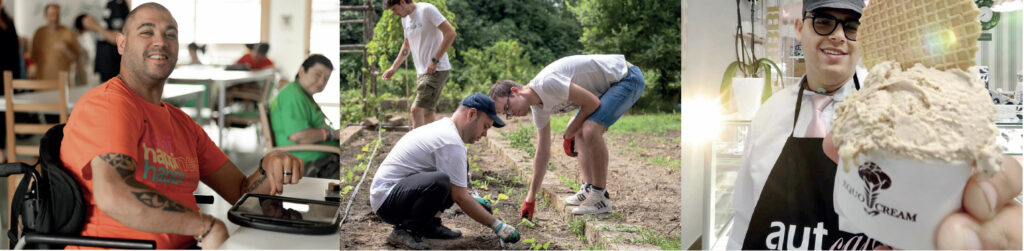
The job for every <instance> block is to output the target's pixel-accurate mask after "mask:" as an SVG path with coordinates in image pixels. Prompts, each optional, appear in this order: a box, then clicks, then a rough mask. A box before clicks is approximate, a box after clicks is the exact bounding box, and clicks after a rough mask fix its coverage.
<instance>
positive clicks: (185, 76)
mask: <svg viewBox="0 0 1024 251" xmlns="http://www.w3.org/2000/svg"><path fill="white" fill-rule="evenodd" d="M273 78H274V69H273V68H268V69H263V70H259V71H229V70H225V69H224V67H219V66H212V65H182V66H178V67H177V68H175V69H174V71H173V72H171V76H170V77H169V78H168V80H167V81H170V82H175V83H209V84H213V85H216V86H217V89H218V92H217V111H219V112H220V116H217V128H218V130H223V129H224V115H223V114H224V113H225V110H224V105H225V104H226V101H225V100H224V99H225V97H224V95H225V92H226V91H227V88H228V87H229V86H231V85H235V84H240V83H249V82H257V81H273ZM223 139H224V133H223V132H221V133H218V134H217V145H220V144H221V141H223Z"/></svg>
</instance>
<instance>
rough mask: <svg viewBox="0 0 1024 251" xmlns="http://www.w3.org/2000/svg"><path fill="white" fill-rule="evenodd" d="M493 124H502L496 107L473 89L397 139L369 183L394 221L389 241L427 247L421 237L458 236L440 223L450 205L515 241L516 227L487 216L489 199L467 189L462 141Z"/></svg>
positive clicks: (377, 204)
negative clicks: (449, 110) (449, 109)
mask: <svg viewBox="0 0 1024 251" xmlns="http://www.w3.org/2000/svg"><path fill="white" fill-rule="evenodd" d="M492 125H493V126H494V127H499V128H500V127H503V126H505V123H504V122H502V121H501V119H500V118H498V115H497V113H496V112H495V111H494V101H493V100H491V99H490V98H488V97H487V96H486V95H483V94H472V95H469V96H467V97H466V98H465V99H463V100H462V102H460V103H459V107H458V108H457V109H456V110H455V113H454V114H452V116H451V118H444V119H441V120H438V121H434V122H433V123H430V124H427V125H424V126H422V127H417V128H416V129H414V130H412V131H410V132H409V133H407V134H405V136H403V137H402V139H400V140H398V143H396V144H395V146H394V148H393V149H392V150H391V152H389V153H388V156H387V158H385V159H384V162H383V163H381V164H380V169H378V170H377V173H376V174H374V176H373V184H372V185H371V186H370V205H371V206H372V207H373V210H374V212H376V213H377V215H378V216H380V218H381V219H383V220H384V222H387V223H389V224H392V225H395V229H394V230H393V231H392V232H391V235H390V236H388V239H387V242H388V243H389V244H391V245H395V246H397V247H399V248H409V249H430V246H429V245H427V244H426V243H424V242H423V240H422V238H433V239H457V238H459V237H462V233H461V232H459V231H458V230H451V229H449V228H448V227H445V226H444V225H441V218H440V215H441V212H443V211H444V210H445V209H448V208H449V207H451V206H452V204H459V208H461V209H462V211H464V212H466V214H467V215H469V217H471V218H473V219H474V220H476V221H477V222H479V223H480V224H483V225H486V226H489V227H490V228H491V229H493V230H494V233H496V234H497V235H498V237H499V238H501V240H502V241H505V242H510V243H514V242H517V241H519V231H518V230H516V229H515V228H514V227H512V226H511V225H508V224H505V223H504V222H502V221H501V220H500V219H498V218H497V217H494V216H493V215H491V213H490V212H489V211H488V209H486V208H485V206H489V204H490V203H489V202H487V201H486V200H483V199H478V198H474V197H473V196H471V195H470V194H469V190H468V189H467V183H468V171H469V167H468V166H467V161H466V144H472V143H473V142H476V141H477V140H478V139H480V138H481V137H484V136H487V130H488V129H490V128H491V126H492Z"/></svg>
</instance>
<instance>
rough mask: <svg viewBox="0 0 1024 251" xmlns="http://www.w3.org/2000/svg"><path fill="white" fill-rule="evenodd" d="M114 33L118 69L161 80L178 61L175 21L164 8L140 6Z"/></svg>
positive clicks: (139, 76) (146, 79)
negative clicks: (120, 57)
mask: <svg viewBox="0 0 1024 251" xmlns="http://www.w3.org/2000/svg"><path fill="white" fill-rule="evenodd" d="M139 8H143V9H138V10H136V11H137V13H135V15H134V16H132V17H131V18H129V20H128V22H126V23H125V26H124V29H123V31H124V33H123V34H118V35H117V50H118V52H119V53H121V56H122V57H123V59H122V60H123V61H122V67H123V68H124V69H122V71H126V72H127V74H131V75H132V76H134V77H135V78H136V79H139V80H142V81H147V82H150V81H152V82H164V81H166V80H167V76H170V75H171V71H173V70H174V65H175V64H177V62H178V28H177V27H178V22H177V21H175V20H174V17H172V16H171V13H170V12H167V10H166V9H160V8H156V7H142V6H140V7H139Z"/></svg>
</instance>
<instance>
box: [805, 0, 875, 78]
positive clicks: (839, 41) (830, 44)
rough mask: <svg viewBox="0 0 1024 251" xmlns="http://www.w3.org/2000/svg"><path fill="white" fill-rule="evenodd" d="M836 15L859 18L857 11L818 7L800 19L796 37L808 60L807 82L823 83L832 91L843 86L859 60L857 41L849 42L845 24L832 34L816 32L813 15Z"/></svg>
mask: <svg viewBox="0 0 1024 251" xmlns="http://www.w3.org/2000/svg"><path fill="white" fill-rule="evenodd" d="M812 14H813V15H816V16H822V15H828V16H833V17H835V18H836V19H838V20H854V19H857V18H859V15H857V14H856V13H854V12H851V11H845V10H832V9H825V10H817V11H814V13H808V14H807V15H805V16H804V17H805V18H803V19H801V20H797V22H796V29H797V39H798V40H800V43H801V44H802V45H803V50H804V59H805V60H806V62H807V64H806V65H807V69H806V71H807V78H808V81H811V82H815V83H819V84H821V85H824V86H822V87H824V88H826V89H828V90H833V89H835V88H838V87H839V86H842V84H844V83H846V81H847V80H848V79H850V78H851V77H852V76H853V74H854V72H855V71H856V66H857V63H858V62H859V61H860V52H859V51H858V48H857V41H850V40H849V39H847V38H846V35H845V34H844V32H845V30H844V28H843V26H842V25H839V27H836V28H835V30H834V31H832V34H829V35H826V36H822V35H818V33H816V32H815V31H814V27H813V25H812V22H813V21H812V19H811V18H806V17H807V16H810V15H812Z"/></svg>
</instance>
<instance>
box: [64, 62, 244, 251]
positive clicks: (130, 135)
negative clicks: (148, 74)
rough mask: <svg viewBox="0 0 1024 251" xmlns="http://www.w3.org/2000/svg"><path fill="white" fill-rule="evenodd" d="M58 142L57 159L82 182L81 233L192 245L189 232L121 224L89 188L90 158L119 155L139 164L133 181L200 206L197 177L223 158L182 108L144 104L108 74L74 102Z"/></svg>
mask: <svg viewBox="0 0 1024 251" xmlns="http://www.w3.org/2000/svg"><path fill="white" fill-rule="evenodd" d="M61 143H62V144H61V149H60V154H61V160H62V161H63V162H64V166H66V167H67V168H68V169H69V170H70V171H71V173H72V175H73V176H74V177H75V180H77V181H78V183H79V184H81V186H82V193H83V195H84V199H85V201H86V203H87V204H88V205H87V206H86V224H85V227H84V228H83V229H82V235H83V236H96V237H108V238H129V239H142V240H154V241H156V248H157V249H184V248H188V247H190V246H192V245H194V244H195V239H193V238H192V236H186V235H176V234H164V233H146V232H142V231H139V230H135V229H131V228H129V227H127V226H125V225H124V224H121V223H119V222H118V221H117V220H114V219H113V218H110V216H107V215H106V214H104V213H103V212H102V211H100V210H99V208H97V207H96V201H95V200H94V199H93V196H94V195H93V192H92V191H93V187H92V181H93V179H92V165H91V164H90V161H92V159H93V158H95V157H97V156H100V155H104V154H108V153H121V154H125V155H128V156H131V157H132V159H134V160H135V161H136V162H137V163H138V167H136V172H135V179H136V180H139V181H140V182H142V183H143V184H146V185H147V186H150V187H152V188H154V189H156V190H157V191H159V192H161V193H163V194H164V195H167V196H168V197H170V198H171V199H174V200H175V201H178V202H180V203H181V204H184V205H185V206H187V207H190V208H192V209H196V210H198V208H199V207H198V206H196V200H195V197H194V196H193V192H194V191H195V190H196V187H198V186H199V178H200V177H203V176H207V175H210V174H212V173H214V172H216V171H217V170H219V169H220V168H221V167H222V166H224V164H225V163H226V162H227V156H226V155H224V152H222V151H221V150H220V149H219V148H217V146H216V145H214V143H213V141H212V140H210V137H209V136H207V135H206V132H204V131H203V129H202V128H201V127H199V125H198V124H196V123H195V122H194V121H192V118H190V117H189V116H188V115H186V114H185V113H184V112H182V111H181V109H178V108H177V107H174V106H172V105H170V104H167V103H165V102H161V105H160V106H158V105H154V104H151V103H149V102H146V101H145V100H143V99H142V97H140V96H139V95H138V94H136V93H135V92H134V91H132V90H131V88H128V86H127V85H125V84H124V82H122V81H121V78H112V79H110V80H109V81H107V82H106V83H104V84H102V85H100V86H97V87H95V88H93V89H92V90H89V92H87V93H86V94H85V96H82V98H81V99H79V100H78V102H77V103H76V104H75V109H74V111H73V112H72V113H71V116H70V118H69V119H68V123H67V126H65V127H64V140H63V141H62V142H61ZM129 203H136V204H135V205H126V206H139V207H143V204H141V202H137V201H131V202H129ZM197 228H198V226H197Z"/></svg>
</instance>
